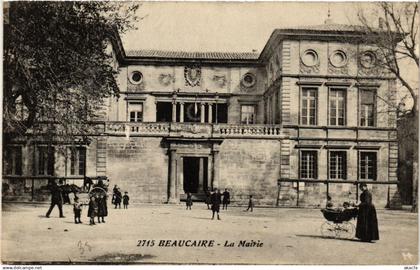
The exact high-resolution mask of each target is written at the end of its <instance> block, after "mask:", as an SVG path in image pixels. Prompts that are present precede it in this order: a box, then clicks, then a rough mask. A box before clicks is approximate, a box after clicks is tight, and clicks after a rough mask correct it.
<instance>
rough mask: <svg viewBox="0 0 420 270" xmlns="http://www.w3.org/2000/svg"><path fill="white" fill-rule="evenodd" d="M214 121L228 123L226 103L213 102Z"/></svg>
mask: <svg viewBox="0 0 420 270" xmlns="http://www.w3.org/2000/svg"><path fill="white" fill-rule="evenodd" d="M212 114H213V115H212V118H213V123H216V119H217V123H227V120H228V106H227V104H226V103H219V104H215V103H214V104H213V111H212Z"/></svg>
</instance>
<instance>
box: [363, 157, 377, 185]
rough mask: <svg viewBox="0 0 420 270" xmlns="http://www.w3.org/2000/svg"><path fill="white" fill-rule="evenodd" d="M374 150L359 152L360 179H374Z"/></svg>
mask: <svg viewBox="0 0 420 270" xmlns="http://www.w3.org/2000/svg"><path fill="white" fill-rule="evenodd" d="M376 161H377V159H376V152H360V156H359V174H360V180H376V171H377V166H376Z"/></svg>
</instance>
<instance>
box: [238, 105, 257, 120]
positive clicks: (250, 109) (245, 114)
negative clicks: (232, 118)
mask: <svg viewBox="0 0 420 270" xmlns="http://www.w3.org/2000/svg"><path fill="white" fill-rule="evenodd" d="M241 124H255V105H241Z"/></svg>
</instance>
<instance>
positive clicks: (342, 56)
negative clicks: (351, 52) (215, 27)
mask: <svg viewBox="0 0 420 270" xmlns="http://www.w3.org/2000/svg"><path fill="white" fill-rule="evenodd" d="M330 64H331V65H333V66H334V67H336V68H341V67H344V66H345V65H347V55H346V53H345V52H344V51H342V50H336V51H334V52H332V54H331V55H330Z"/></svg>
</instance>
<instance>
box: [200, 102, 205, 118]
mask: <svg viewBox="0 0 420 270" xmlns="http://www.w3.org/2000/svg"><path fill="white" fill-rule="evenodd" d="M205 106H206V105H205V104H204V103H201V111H200V117H201V121H200V122H201V123H205V122H206V118H205V117H206V107H205Z"/></svg>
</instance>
